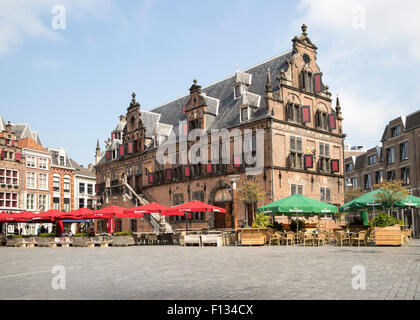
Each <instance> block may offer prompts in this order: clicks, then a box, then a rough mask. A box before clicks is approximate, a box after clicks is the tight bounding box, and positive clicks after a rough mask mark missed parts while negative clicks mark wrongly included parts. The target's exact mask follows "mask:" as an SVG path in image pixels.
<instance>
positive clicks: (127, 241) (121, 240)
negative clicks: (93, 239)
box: [112, 236, 134, 247]
mask: <svg viewBox="0 0 420 320" xmlns="http://www.w3.org/2000/svg"><path fill="white" fill-rule="evenodd" d="M112 240H113V241H112V246H113V247H128V246H129V245H131V243H132V242H133V241H134V240H133V237H131V236H122V237H113V238H112Z"/></svg>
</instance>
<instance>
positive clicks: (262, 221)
mask: <svg viewBox="0 0 420 320" xmlns="http://www.w3.org/2000/svg"><path fill="white" fill-rule="evenodd" d="M269 223H270V219H268V217H267V216H266V215H265V214H264V213H259V214H257V216H256V217H255V221H254V223H253V224H252V228H267V226H268V224H269Z"/></svg>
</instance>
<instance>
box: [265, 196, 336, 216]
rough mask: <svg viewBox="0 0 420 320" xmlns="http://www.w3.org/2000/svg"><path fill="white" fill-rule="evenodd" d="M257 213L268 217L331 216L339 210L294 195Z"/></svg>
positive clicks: (268, 205)
mask: <svg viewBox="0 0 420 320" xmlns="http://www.w3.org/2000/svg"><path fill="white" fill-rule="evenodd" d="M257 212H259V213H261V212H262V213H264V214H266V215H271V216H276V215H288V216H295V215H306V216H310V215H330V214H334V213H337V212H338V208H337V207H336V206H334V205H332V204H329V203H325V202H322V201H318V200H315V199H312V198H308V197H305V196H302V195H300V194H294V195H291V196H289V197H286V198H283V199H280V200H278V201H275V202H272V203H270V204H267V205H265V206H263V207H260V208H258V209H257Z"/></svg>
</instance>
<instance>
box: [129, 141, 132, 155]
mask: <svg viewBox="0 0 420 320" xmlns="http://www.w3.org/2000/svg"><path fill="white" fill-rule="evenodd" d="M128 153H133V143H132V142H129V143H128Z"/></svg>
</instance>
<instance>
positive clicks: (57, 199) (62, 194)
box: [48, 148, 76, 212]
mask: <svg viewBox="0 0 420 320" xmlns="http://www.w3.org/2000/svg"><path fill="white" fill-rule="evenodd" d="M48 151H49V152H50V153H51V166H50V167H51V170H50V182H49V183H50V189H51V190H52V196H51V201H50V207H51V209H55V210H60V211H64V212H69V211H73V210H75V207H74V188H75V183H74V172H75V170H76V168H75V166H74V165H73V163H72V161H71V159H70V157H68V155H67V152H66V151H65V150H64V149H63V148H60V149H56V148H48Z"/></svg>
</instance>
